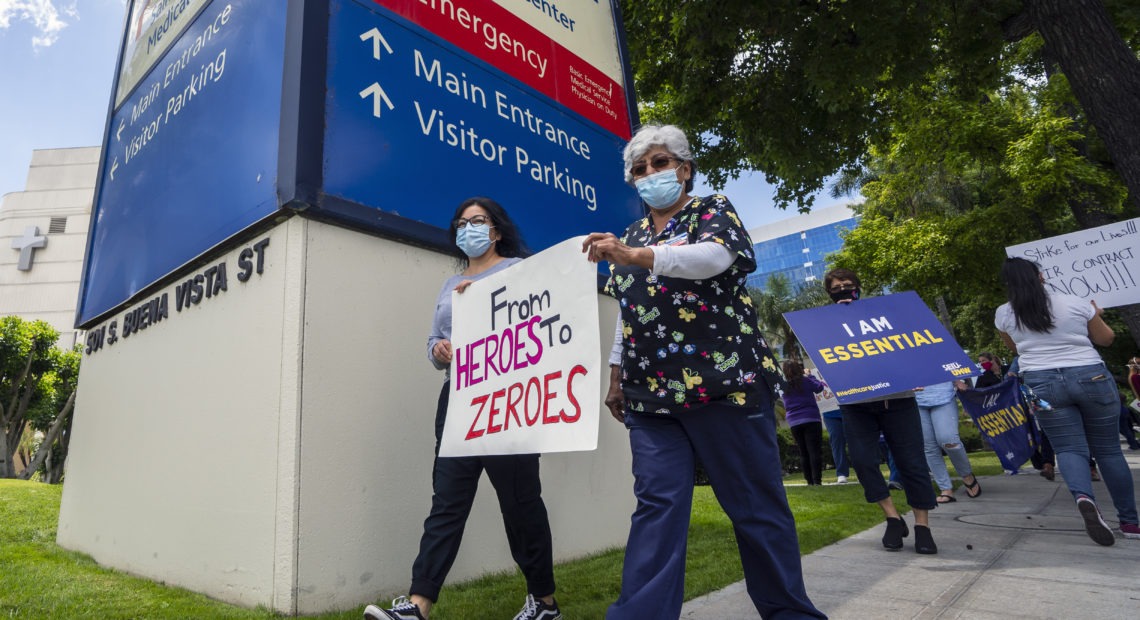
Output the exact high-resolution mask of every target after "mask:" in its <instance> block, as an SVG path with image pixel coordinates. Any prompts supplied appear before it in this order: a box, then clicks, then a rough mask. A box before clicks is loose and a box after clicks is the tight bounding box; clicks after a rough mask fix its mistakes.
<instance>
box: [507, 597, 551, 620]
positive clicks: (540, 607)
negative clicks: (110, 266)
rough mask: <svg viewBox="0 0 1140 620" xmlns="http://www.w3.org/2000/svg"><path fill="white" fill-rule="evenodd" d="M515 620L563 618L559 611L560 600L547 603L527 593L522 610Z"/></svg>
mask: <svg viewBox="0 0 1140 620" xmlns="http://www.w3.org/2000/svg"><path fill="white" fill-rule="evenodd" d="M515 620H562V612H560V611H558V601H554V603H553V604H551V605H547V604H546V603H544V602H542V600H540V599H536V598H534V596H533V595H531V594H528V595H526V602H525V603H523V608H522V611H520V612H519V613H518V615H517V616H515Z"/></svg>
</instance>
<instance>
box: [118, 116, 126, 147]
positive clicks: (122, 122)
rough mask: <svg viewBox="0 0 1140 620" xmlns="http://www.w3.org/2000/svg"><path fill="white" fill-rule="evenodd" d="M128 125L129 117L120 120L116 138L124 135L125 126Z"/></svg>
mask: <svg viewBox="0 0 1140 620" xmlns="http://www.w3.org/2000/svg"><path fill="white" fill-rule="evenodd" d="M126 126H127V119H125V118H124V119H123V120H121V121H119V130H118V131H116V132H115V140H116V141H118V140H120V138H119V136H121V135H123V128H124V127H126Z"/></svg>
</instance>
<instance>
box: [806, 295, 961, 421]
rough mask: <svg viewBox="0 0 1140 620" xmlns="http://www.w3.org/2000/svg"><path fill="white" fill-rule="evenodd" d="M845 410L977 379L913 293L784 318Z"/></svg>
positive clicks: (940, 324) (836, 306) (939, 324)
mask: <svg viewBox="0 0 1140 620" xmlns="http://www.w3.org/2000/svg"><path fill="white" fill-rule="evenodd" d="M784 319H786V320H787V321H788V325H790V326H791V327H792V331H794V332H795V333H796V337H798V338H799V340H800V344H801V345H802V346H803V348H804V350H805V351H807V354H808V356H809V357H810V358H811V360H812V361H813V362H815V365H816V368H818V369H819V372H820V374H822V375H823V377H824V379H826V380H827V384H828V386H829V387H830V388H831V389H832V390H833V391H834V392H835V397H836V398H837V399H838V400H839V402H840V404H846V403H853V402H859V401H863V400H871V399H875V398H882V397H884V396H886V395H888V394H894V393H898V392H906V391H910V390H913V389H914V388H916V387H923V386H927V385H933V384H935V383H945V382H946V381H949V380H951V379H959V378H963V377H970V376H973V375H975V374H978V371H977V367H976V366H975V365H974V363H973V362H971V361H970V357H969V356H968V355H966V353H965V352H964V351H962V347H960V346H958V343H957V342H954V339H953V338H952V337H951V336H950V334H949V333H948V332H947V331H946V328H945V327H943V326H942V323H939V322H938V319H937V318H935V316H934V313H933V312H931V311H930V308H927V307H926V304H924V303H922V299H920V298H919V297H918V294H917V293H915V292H914V291H906V292H904V293H896V294H894V295H884V296H882V297H869V298H866V299H861V300H859V301H855V302H852V303H845V304H833V305H830V306H823V307H821V308H813V309H811V310H800V311H798V312H789V313H787V314H785V315H784Z"/></svg>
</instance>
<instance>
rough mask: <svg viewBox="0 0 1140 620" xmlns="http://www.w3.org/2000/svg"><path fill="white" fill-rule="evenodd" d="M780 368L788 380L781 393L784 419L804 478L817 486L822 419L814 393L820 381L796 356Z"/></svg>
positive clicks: (820, 476) (820, 480) (820, 473)
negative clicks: (807, 372) (806, 369)
mask: <svg viewBox="0 0 1140 620" xmlns="http://www.w3.org/2000/svg"><path fill="white" fill-rule="evenodd" d="M783 369H784V378H785V379H787V381H788V389H786V390H784V395H783V400H784V419H785V420H786V421H787V422H788V427H789V428H791V430H792V438H793V439H795V441H796V447H797V448H799V450H800V467H802V468H803V472H804V480H806V481H807V483H808V486H818V485H821V484H823V422H822V418H820V415H819V405H818V404H816V402H815V395H816V394H819V393H820V392H822V391H823V389H824V385H823V384H822V383H820V382H819V381H818V380H817V379H816V378H815V377H813V376H811V375H808V374H805V373H804V365H803V364H801V363H799V362H798V361H796V360H785V361H784V363H783Z"/></svg>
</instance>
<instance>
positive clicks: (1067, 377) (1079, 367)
mask: <svg viewBox="0 0 1140 620" xmlns="http://www.w3.org/2000/svg"><path fill="white" fill-rule="evenodd" d="M1001 275H1002V280H1003V281H1004V282H1005V286H1006V292H1007V294H1008V296H1009V302H1008V303H1005V304H1002V305H1001V306H1000V307H999V308H998V309H997V312H996V314H995V316H994V325H995V326H996V327H997V328H998V330H999V334H1000V335H1001V338H1002V340H1004V341H1005V343H1006V345H1007V346H1009V347H1010V348H1011V349H1013V350H1014V351H1015V352H1017V353H1018V354H1019V355H1020V360H1019V361H1020V365H1021V376H1022V378H1023V380H1024V381H1025V385H1027V386H1029V388H1031V389H1032V390H1033V391H1034V393H1036V395H1037V396H1038V397H1039V398H1040V399H1041V401H1042V402H1041V404H1040V407H1039V409H1038V412H1037V419H1038V421H1039V422H1040V424H1041V428H1042V429H1043V430H1044V431H1045V433H1046V434H1047V435H1048V436H1049V441H1050V442H1052V444H1053V450H1054V452H1056V454H1057V466H1058V467H1059V468H1060V469H1061V475H1063V476H1064V478H1065V484H1066V485H1068V487H1069V492H1070V493H1072V494H1073V499H1074V500H1076V502H1077V509H1078V511H1080V514H1081V517H1082V518H1083V519H1084V523H1085V531H1086V532H1087V533H1088V535H1089V538H1091V539H1092V540H1093V541H1094V542H1096V543H1097V544H1100V545H1105V546H1108V545H1111V544H1113V543H1114V542H1115V535H1114V534H1113V531H1112V530H1111V529H1110V528H1109V527H1108V524H1107V523H1105V522H1104V519H1103V518H1102V517H1101V514H1100V510H1099V509H1098V508H1097V505H1096V496H1095V495H1094V493H1093V488H1092V475H1091V472H1090V471H1089V466H1088V464H1089V456H1090V452H1091V455H1092V456H1093V457H1095V458H1096V460H1097V464H1098V465H1099V466H1100V472H1101V477H1102V478H1103V479H1104V484H1105V486H1106V487H1107V488H1108V493H1109V495H1111V496H1112V503H1113V505H1114V506H1115V508H1116V518H1117V519H1118V520H1119V521H1120V531H1121V533H1122V534H1123V535H1124V537H1125V538H1140V526H1138V525H1137V514H1136V495H1135V489H1134V487H1133V482H1132V472H1131V471H1130V470H1129V468H1128V463H1127V462H1126V461H1125V460H1124V454H1123V453H1122V452H1121V451H1120V440H1119V439H1118V437H1117V434H1118V429H1119V417H1120V400H1119V395H1118V393H1117V390H1116V381H1115V379H1113V377H1112V374H1111V373H1110V372H1109V371H1108V369H1107V368H1106V367H1105V365H1104V362H1103V361H1102V360H1101V358H1100V354H1099V353H1098V352H1097V351H1096V349H1095V348H1094V347H1093V344H1094V343H1095V344H1098V345H1101V346H1108V345H1110V344H1112V341H1113V339H1114V337H1115V334H1114V333H1113V331H1112V328H1110V327H1109V326H1108V325H1107V324H1106V323H1105V322H1104V320H1103V319H1102V318H1101V314H1102V312H1103V310H1101V309H1100V308H1099V307H1097V305H1096V302H1095V301H1091V302H1090V301H1085V300H1083V299H1081V298H1079V297H1076V296H1074V295H1065V294H1061V293H1057V292H1054V291H1050V290H1048V289H1046V288H1045V285H1044V279H1043V278H1042V276H1041V272H1040V270H1039V269H1038V267H1037V265H1036V264H1035V263H1032V262H1030V261H1028V260H1025V259H1023V258H1008V259H1006V261H1005V263H1004V264H1003V265H1002V269H1001Z"/></svg>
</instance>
